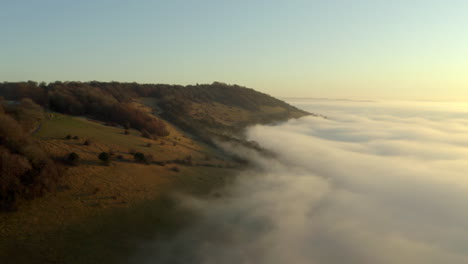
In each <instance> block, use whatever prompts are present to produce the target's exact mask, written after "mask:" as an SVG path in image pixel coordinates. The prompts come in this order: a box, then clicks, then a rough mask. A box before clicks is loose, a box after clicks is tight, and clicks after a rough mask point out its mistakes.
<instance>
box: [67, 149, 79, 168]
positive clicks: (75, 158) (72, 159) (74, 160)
mask: <svg viewBox="0 0 468 264" xmlns="http://www.w3.org/2000/svg"><path fill="white" fill-rule="evenodd" d="M66 161H67V162H68V164H70V165H73V166H76V165H78V162H79V161H80V156H79V155H78V154H76V153H75V152H71V153H70V154H68V155H67V158H66Z"/></svg>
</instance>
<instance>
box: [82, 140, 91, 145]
mask: <svg viewBox="0 0 468 264" xmlns="http://www.w3.org/2000/svg"><path fill="white" fill-rule="evenodd" d="M83 145H85V146H90V145H91V140H89V139H86V140H85V141H84V143H83Z"/></svg>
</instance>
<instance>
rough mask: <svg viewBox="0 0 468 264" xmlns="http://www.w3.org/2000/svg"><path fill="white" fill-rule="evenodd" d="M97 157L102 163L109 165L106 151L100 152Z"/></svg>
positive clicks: (108, 156)
mask: <svg viewBox="0 0 468 264" xmlns="http://www.w3.org/2000/svg"><path fill="white" fill-rule="evenodd" d="M98 158H99V159H100V160H101V161H102V163H104V164H105V165H109V163H110V155H109V153H107V152H101V153H100V154H99V156H98Z"/></svg>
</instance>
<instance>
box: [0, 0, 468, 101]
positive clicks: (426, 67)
mask: <svg viewBox="0 0 468 264" xmlns="http://www.w3.org/2000/svg"><path fill="white" fill-rule="evenodd" d="M2 10H3V15H2V16H1V17H0V23H1V24H2V25H3V26H1V27H0V34H1V35H2V36H3V42H2V49H1V51H0V57H1V58H2V64H0V81H25V80H29V79H31V80H37V81H47V82H50V81H55V80H62V81H74V80H77V81H89V80H98V81H112V80H115V81H125V82H133V81H136V82H140V83H170V84H182V85H186V84H195V83H211V82H213V81H220V82H226V83H230V84H239V85H242V86H247V87H251V88H254V89H256V90H259V91H262V92H265V93H268V94H271V95H273V96H279V97H284V96H295V97H331V98H341V97H344V98H351V99H355V98H371V99H411V100H468V89H466V88H467V87H468V77H467V76H468V75H467V74H466V69H468V49H467V48H466V47H467V46H468V37H467V36H468V35H467V34H463V32H465V31H466V28H467V27H468V17H467V16H466V14H465V13H466V12H465V11H466V10H468V3H467V2H466V1H461V0H451V1H442V0H429V1H427V0H426V1H420V0H416V1H403V0H397V1H380V0H379V1H371V0H355V1H344V0H333V1H328V0H327V1H325V0H315V1H304V0H294V1H287V2H284V1H263V0H255V1H236V2H229V1H212V0H206V1H150V0H140V1H132V2H127V1H121V0H119V1H108V0H100V1H91V0H84V1H58V0H46V1H30V0H29V1H27V0H20V1H4V2H3V3H2Z"/></svg>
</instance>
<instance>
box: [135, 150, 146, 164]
mask: <svg viewBox="0 0 468 264" xmlns="http://www.w3.org/2000/svg"><path fill="white" fill-rule="evenodd" d="M133 158H134V159H135V161H136V162H145V163H146V157H145V154H143V153H141V152H137V153H135V154H134V155H133Z"/></svg>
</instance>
